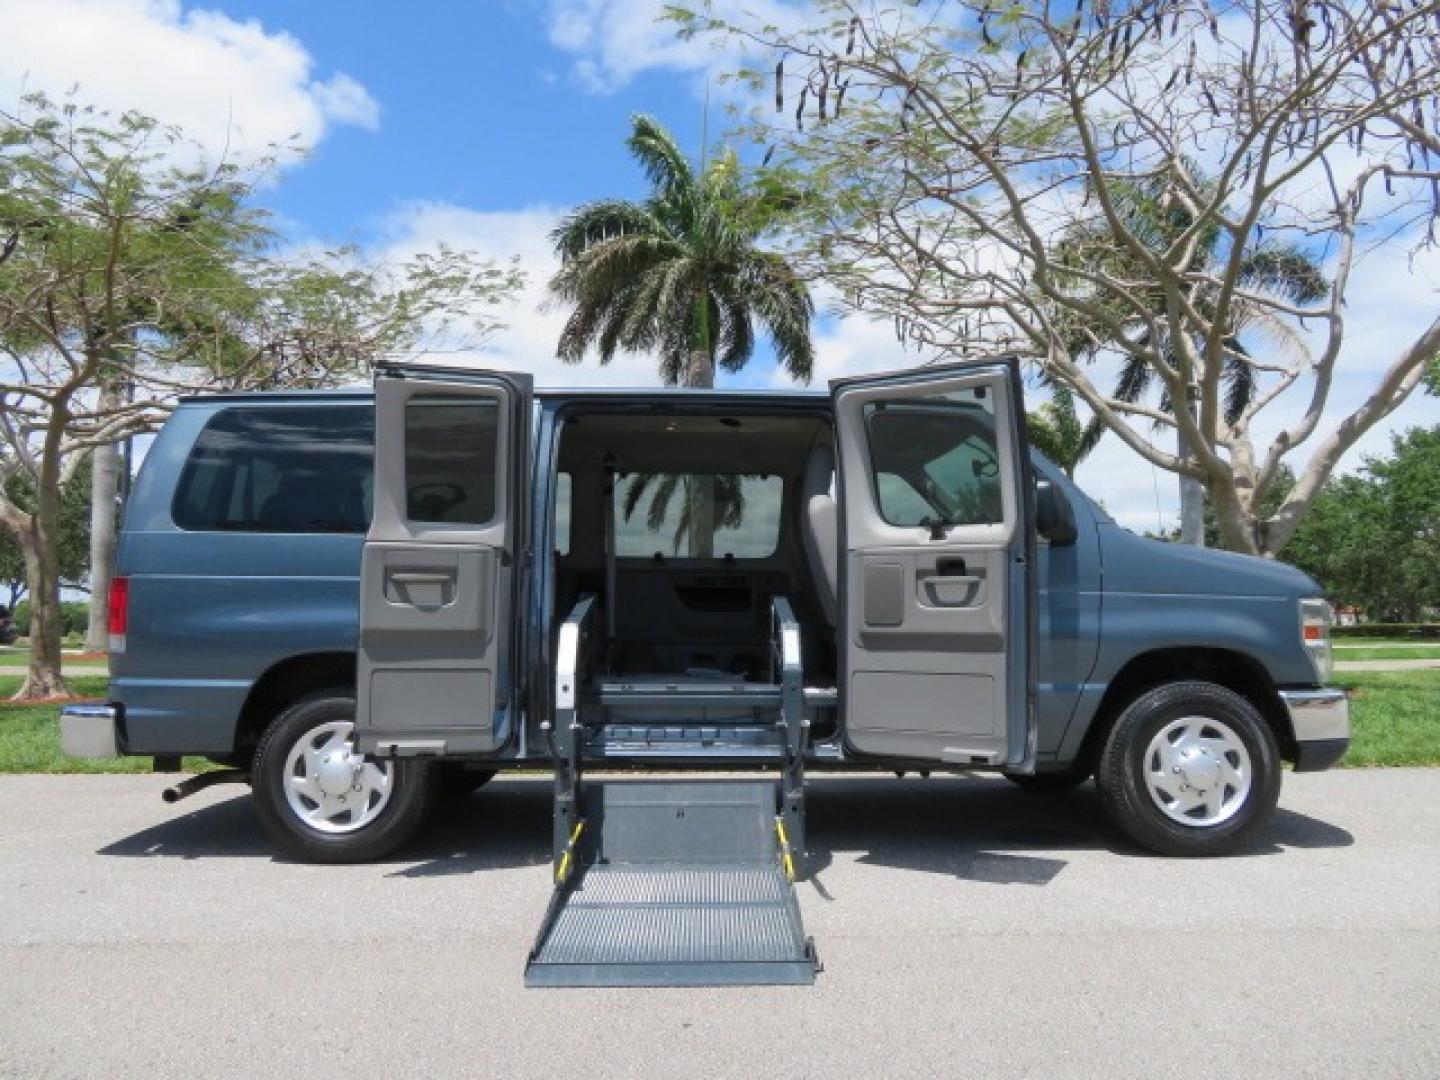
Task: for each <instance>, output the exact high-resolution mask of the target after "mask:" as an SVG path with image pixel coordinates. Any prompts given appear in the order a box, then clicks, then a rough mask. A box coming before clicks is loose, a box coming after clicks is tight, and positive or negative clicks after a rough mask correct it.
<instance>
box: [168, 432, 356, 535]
mask: <svg viewBox="0 0 1440 1080" xmlns="http://www.w3.org/2000/svg"><path fill="white" fill-rule="evenodd" d="M374 430H375V418H374V411H373V410H372V409H371V408H370V406H368V405H322V406H265V407H249V406H246V407H242V408H232V409H224V410H222V411H220V412H218V413H216V414H215V416H214V417H212V418H211V420H210V422H209V423H208V424H206V425H205V430H204V431H202V432H201V433H200V437H199V438H198V439H196V440H195V446H194V447H193V448H192V449H191V451H190V457H189V459H188V460H187V461H186V462H185V468H184V469H183V470H182V471H181V473H180V483H179V485H178V486H177V487H176V489H175V499H174V502H173V503H172V505H171V516H172V517H173V518H174V521H175V524H176V525H178V526H179V527H180V528H182V529H191V530H197V531H209V532H215V531H224V532H268V533H363V532H364V531H365V530H366V528H367V527H368V525H369V523H370V498H371V469H372V461H373V457H374V450H373V443H374Z"/></svg>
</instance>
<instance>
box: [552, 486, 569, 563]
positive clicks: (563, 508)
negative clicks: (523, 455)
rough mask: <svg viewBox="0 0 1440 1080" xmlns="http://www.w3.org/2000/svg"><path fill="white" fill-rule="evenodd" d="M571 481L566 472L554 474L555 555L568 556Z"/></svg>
mask: <svg viewBox="0 0 1440 1080" xmlns="http://www.w3.org/2000/svg"><path fill="white" fill-rule="evenodd" d="M571 485H572V481H571V479H570V474H569V473H568V472H562V473H556V474H555V554H556V555H569V554H570V499H571V495H570V493H571V491H572V490H573V489H572V486H571Z"/></svg>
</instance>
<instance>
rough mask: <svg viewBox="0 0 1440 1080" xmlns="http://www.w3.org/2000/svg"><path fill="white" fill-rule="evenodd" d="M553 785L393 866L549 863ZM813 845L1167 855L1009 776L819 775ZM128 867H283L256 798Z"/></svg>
mask: <svg viewBox="0 0 1440 1080" xmlns="http://www.w3.org/2000/svg"><path fill="white" fill-rule="evenodd" d="M550 797H551V785H550V781H549V779H548V778H546V777H541V776H523V777H515V778H506V779H502V780H499V781H497V782H495V783H492V784H490V785H488V786H486V787H485V788H483V789H481V790H480V791H479V792H477V793H475V794H473V795H470V796H467V797H465V798H460V799H456V800H453V801H451V802H449V803H446V804H444V805H442V806H441V807H439V808H438V810H437V812H436V814H435V816H434V818H433V819H432V820H431V821H430V822H429V824H428V825H427V826H426V827H425V829H424V830H423V831H422V833H421V835H420V837H419V838H418V839H417V840H416V841H415V842H414V843H412V844H410V845H409V846H407V847H406V848H405V849H404V850H402V851H401V852H399V853H397V854H396V855H395V856H392V857H391V858H389V859H386V860H385V861H384V862H385V864H386V865H389V866H393V867H394V868H395V869H394V870H393V871H392V872H391V875H392V876H396V877H407V878H416V877H437V876H447V875H453V874H470V873H477V872H481V871H484V870H489V869H500V868H513V867H525V866H540V865H543V864H544V863H546V862H548V861H549V858H550ZM808 822H809V829H810V835H809V847H810V854H811V860H810V862H811V870H812V874H813V875H815V880H816V887H817V888H818V889H819V890H820V891H821V892H822V893H823V891H824V889H823V877H820V876H819V875H823V872H824V870H825V868H826V867H828V866H829V865H830V864H831V863H832V862H833V861H834V859H835V857H836V856H837V854H841V853H845V854H849V853H859V855H858V857H859V861H861V862H862V863H867V864H870V865H874V866H886V867H893V868H895V869H901V870H914V871H919V872H924V873H932V874H943V875H946V876H949V877H954V878H958V879H963V880H968V881H982V882H990V883H995V884H1018V885H1045V884H1047V883H1049V882H1050V881H1052V880H1053V879H1054V878H1055V876H1056V875H1057V874H1059V873H1060V872H1061V871H1062V870H1063V869H1064V868H1065V866H1066V863H1067V860H1066V859H1065V858H1064V857H1063V853H1065V852H1067V851H1100V850H1103V851H1109V852H1112V853H1114V854H1117V855H1123V856H1140V857H1146V858H1155V857H1156V856H1154V855H1151V854H1150V853H1148V852H1145V851H1143V850H1142V849H1140V848H1138V847H1136V846H1134V845H1132V844H1130V843H1129V842H1128V841H1126V840H1125V839H1124V838H1123V837H1122V836H1121V835H1120V834H1119V833H1118V832H1117V831H1116V830H1115V829H1114V827H1113V826H1111V825H1110V823H1109V822H1108V821H1107V820H1106V818H1105V815H1104V812H1103V811H1102V809H1101V806H1100V799H1099V796H1098V795H1097V794H1096V792H1095V790H1094V787H1093V786H1092V785H1088V784H1087V785H1085V786H1084V787H1081V788H1079V789H1077V790H1075V791H1072V792H1064V793H1050V792H1036V791H1025V790H1021V789H1020V788H1017V787H1014V786H1013V785H1011V784H1008V783H1006V782H1005V781H1003V780H1000V779H997V778H995V777H977V776H958V777H957V776H935V777H933V778H931V779H928V780H922V779H919V778H907V779H904V780H895V779H893V778H890V777H878V776H835V775H830V776H824V775H822V776H818V777H815V778H814V779H813V780H812V782H811V784H810V787H809V813H808ZM1353 843H1354V837H1352V836H1351V834H1350V833H1349V832H1347V831H1346V830H1344V829H1342V828H1340V827H1338V826H1335V825H1331V824H1329V823H1328V822H1325V821H1321V820H1319V819H1316V818H1313V817H1308V816H1306V815H1304V814H1300V813H1296V812H1295V811H1292V810H1286V809H1284V808H1283V807H1282V808H1281V809H1280V810H1278V811H1277V812H1276V815H1275V819H1274V821H1273V822H1272V823H1271V826H1270V828H1269V829H1268V830H1266V832H1265V835H1264V836H1263V838H1262V839H1261V842H1260V843H1259V844H1258V845H1257V846H1256V847H1254V848H1252V849H1251V850H1250V851H1248V852H1246V853H1245V854H1246V855H1248V856H1255V855H1273V854H1279V853H1282V852H1284V851H1287V850H1289V849H1292V848H1298V849H1312V848H1341V847H1348V846H1350V845H1351V844H1353ZM99 854H101V855H108V856H118V857H128V858H178V859H224V858H273V857H274V855H273V851H272V849H271V847H270V844H269V842H268V841H267V839H266V838H265V836H264V834H263V833H262V832H261V830H260V825H259V822H258V821H257V820H256V817H255V813H254V811H253V809H252V808H251V806H250V800H249V798H248V797H247V796H245V795H237V796H235V797H233V798H228V799H224V800H222V801H217V802H210V803H206V804H204V805H201V806H198V807H196V808H195V809H194V810H192V811H190V812H188V813H183V814H180V815H178V816H176V817H173V818H171V819H169V820H168V821H163V822H160V823H159V824H156V825H152V826H150V827H148V828H145V829H142V830H140V831H139V832H136V833H133V834H132V835H130V836H126V837H123V838H121V839H118V840H116V841H114V842H113V843H111V844H108V845H106V846H105V847H103V848H101V849H100V851H99Z"/></svg>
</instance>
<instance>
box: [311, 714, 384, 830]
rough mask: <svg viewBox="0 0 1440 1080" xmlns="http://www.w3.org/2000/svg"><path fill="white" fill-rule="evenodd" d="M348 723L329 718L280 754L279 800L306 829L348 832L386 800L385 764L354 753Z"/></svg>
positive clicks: (364, 822) (372, 816) (372, 817)
mask: <svg viewBox="0 0 1440 1080" xmlns="http://www.w3.org/2000/svg"><path fill="white" fill-rule="evenodd" d="M353 730H354V725H353V724H352V723H350V721H348V720H331V721H328V722H327V723H324V724H319V725H317V726H316V727H313V728H311V729H310V730H309V731H307V732H306V733H305V734H304V735H303V736H301V737H300V738H299V739H297V740H296V741H295V745H294V746H292V747H291V748H290V753H289V754H288V755H287V756H286V758H285V799H286V801H287V802H288V803H289V804H290V809H291V810H292V811H294V813H295V815H296V816H297V817H298V818H300V820H301V821H303V822H305V824H307V825H309V826H310V827H311V828H312V829H318V830H319V831H320V832H325V833H348V832H354V831H355V830H356V829H361V828H364V827H365V826H366V825H368V824H370V822H372V821H374V820H375V819H376V818H377V817H379V816H380V813H381V811H383V810H384V809H385V805H386V803H388V802H389V801H390V791H391V787H392V783H391V781H392V774H391V769H392V767H391V763H390V762H388V761H382V762H375V761H370V760H369V759H368V758H366V757H365V756H364V755H363V754H357V753H356V752H355V745H354V743H353V742H352V741H351V734H352V732H353Z"/></svg>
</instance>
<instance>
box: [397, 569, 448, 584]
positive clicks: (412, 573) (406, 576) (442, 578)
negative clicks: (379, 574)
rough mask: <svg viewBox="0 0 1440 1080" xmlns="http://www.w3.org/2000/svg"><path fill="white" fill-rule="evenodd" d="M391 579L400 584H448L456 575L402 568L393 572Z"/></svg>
mask: <svg viewBox="0 0 1440 1080" xmlns="http://www.w3.org/2000/svg"><path fill="white" fill-rule="evenodd" d="M390 580H391V581H393V582H395V583H396V584H399V585H446V584H448V583H449V582H451V581H454V580H455V575H454V574H437V573H433V572H422V571H418V570H402V571H398V572H396V573H393V574H391V575H390Z"/></svg>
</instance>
